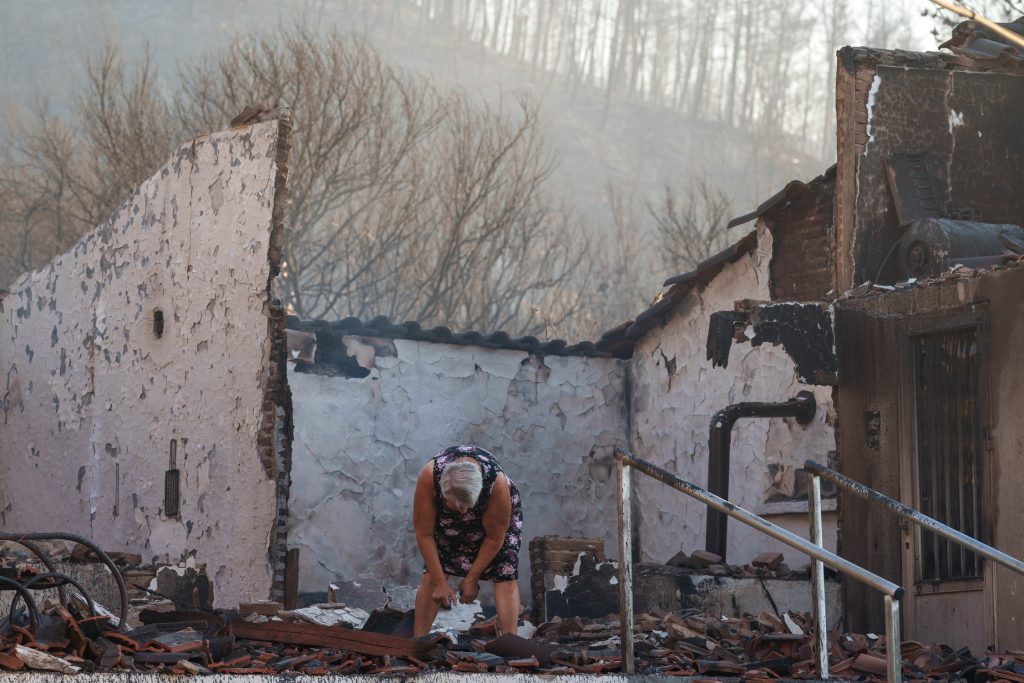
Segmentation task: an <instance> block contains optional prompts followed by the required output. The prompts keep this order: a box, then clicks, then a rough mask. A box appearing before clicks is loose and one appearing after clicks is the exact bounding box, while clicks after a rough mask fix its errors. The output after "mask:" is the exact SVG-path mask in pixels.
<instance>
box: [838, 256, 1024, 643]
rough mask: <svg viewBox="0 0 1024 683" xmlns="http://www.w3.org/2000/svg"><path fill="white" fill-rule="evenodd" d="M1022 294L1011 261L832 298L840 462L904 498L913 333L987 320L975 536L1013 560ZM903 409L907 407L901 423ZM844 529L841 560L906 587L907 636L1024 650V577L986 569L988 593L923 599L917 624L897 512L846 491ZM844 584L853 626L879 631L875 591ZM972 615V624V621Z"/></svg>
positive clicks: (1023, 371) (1016, 548)
mask: <svg viewBox="0 0 1024 683" xmlns="http://www.w3.org/2000/svg"><path fill="white" fill-rule="evenodd" d="M1021 292H1024V268H1022V267H1020V266H1018V267H1011V268H1005V269H999V270H996V271H992V272H986V273H981V274H975V275H973V276H972V277H966V278H955V277H953V278H947V279H944V280H939V281H933V282H931V283H929V284H927V285H926V286H919V287H916V288H912V289H909V290H906V291H897V292H892V293H887V294H882V295H875V296H868V297H864V298H860V299H847V300H844V301H840V302H839V303H838V304H837V306H836V308H837V339H838V349H839V361H840V382H841V384H840V389H839V402H838V415H839V425H840V428H839V430H838V433H839V439H838V447H839V451H838V457H839V468H840V469H841V470H842V471H843V472H844V473H845V474H848V475H850V476H851V477H853V478H855V479H857V480H859V481H862V482H864V483H865V484H867V485H868V486H871V487H873V488H876V489H878V490H880V491H882V492H883V493H886V494H887V495H890V496H892V497H896V498H901V499H902V500H904V502H907V503H910V504H913V500H912V498H911V497H910V496H911V495H912V491H913V485H914V484H913V479H912V477H913V475H912V474H911V464H912V463H911V461H910V458H912V457H916V456H915V455H914V453H915V451H914V450H913V449H914V446H913V443H914V441H913V438H914V437H913V434H912V433H910V432H912V431H913V430H914V429H915V426H914V425H915V422H914V420H913V418H912V415H913V406H912V405H911V404H910V403H909V399H908V397H907V396H906V395H905V389H901V383H900V382H898V381H894V378H897V377H900V376H901V375H904V376H905V374H906V373H907V372H908V370H907V368H906V367H905V363H907V362H909V361H908V360H906V359H907V356H908V355H909V348H910V347H909V344H910V342H909V337H908V334H912V333H916V332H920V331H921V330H927V329H929V327H930V326H932V325H936V326H942V325H949V324H951V321H955V320H956V316H958V315H959V316H962V315H963V314H964V311H967V312H969V313H970V314H971V315H972V316H974V317H976V318H977V319H978V320H981V321H983V326H984V327H983V329H984V333H983V335H982V336H981V346H982V354H983V357H984V363H983V365H982V368H983V370H982V372H983V379H982V386H983V387H984V389H983V394H984V396H983V398H984V406H985V409H984V410H983V411H982V415H981V418H980V419H981V426H982V427H983V429H984V443H985V448H984V451H983V460H982V471H983V479H984V482H983V485H984V488H983V498H982V510H981V511H982V516H983V520H984V524H983V531H984V535H985V536H986V537H985V538H983V539H982V540H985V541H987V542H989V543H991V544H992V545H994V546H995V547H997V548H999V549H1000V550H1002V551H1004V552H1006V553H1009V554H1010V555H1013V556H1015V557H1021V556H1024V539H1022V537H1021V535H1020V528H1021V527H1022V526H1024V512H1022V510H1021V506H1020V504H1019V486H1018V483H1019V482H1020V480H1021V477H1022V476H1024V471H1022V466H1021V462H1020V457H1019V454H1020V452H1021V450H1022V448H1024V424H1022V423H1021V421H1020V419H1019V406H1020V402H1021V399H1022V392H1021V387H1022V386H1024V363H1022V362H1021V361H1022V356H1021V351H1020V339H1021V338H1024V298H1022V297H1021ZM915 331H916V332H915ZM901 358H903V359H904V360H903V361H902V362H901V360H900V359H901ZM901 410H903V411H905V414H904V417H903V419H902V421H901V416H900V411H901ZM908 414H909V415H910V416H911V417H910V418H908V417H907V415H908ZM839 525H840V529H841V532H840V536H839V549H840V552H841V554H842V555H843V556H844V557H846V558H848V559H850V560H852V561H854V562H856V563H858V564H861V565H863V566H866V567H868V568H869V569H871V570H872V571H875V572H878V573H881V574H882V575H883V576H885V577H886V578H889V579H891V580H893V581H897V582H900V583H901V585H904V586H905V587H906V588H907V589H908V593H910V595H909V596H908V598H907V600H908V603H907V605H906V611H907V613H908V616H907V620H908V624H909V625H911V626H912V627H913V629H914V630H913V632H912V633H905V635H907V636H913V637H915V638H919V639H923V640H940V641H942V642H960V643H964V644H969V645H972V646H980V647H984V646H985V645H987V644H989V643H990V642H991V641H990V640H985V639H986V638H988V636H989V635H990V633H991V631H992V629H994V634H993V638H994V640H995V642H997V643H998V647H999V648H1003V649H1005V648H1020V647H1022V646H1024V640H1022V637H1021V633H1022V630H1021V625H1022V624H1021V617H1020V615H1021V614H1024V599H1022V597H1021V596H1022V595H1024V592H1022V591H1024V580H1022V577H1020V576H1017V575H1015V574H1014V573H1012V572H1010V571H1009V570H1006V569H1003V568H1001V567H998V566H995V565H990V566H988V567H987V568H986V574H985V586H986V587H985V591H984V592H978V593H976V594H973V595H972V594H971V593H960V594H951V595H950V597H949V599H948V600H947V601H946V602H942V601H939V600H937V599H930V600H931V601H930V602H929V603H927V604H926V603H922V604H923V605H924V606H923V607H922V608H920V609H919V610H918V611H917V617H916V623H915V621H914V619H915V616H914V613H913V611H912V610H913V609H914V608H913V603H912V602H910V601H913V600H921V599H922V598H921V595H922V593H921V587H920V586H918V585H915V584H914V579H913V568H912V567H905V566H904V565H903V557H904V555H903V552H902V547H901V545H902V540H903V539H905V537H904V536H902V534H901V527H900V524H899V522H898V520H897V519H896V518H895V517H894V516H893V515H891V514H883V513H882V512H881V511H880V510H877V509H875V510H873V509H871V508H870V507H869V506H868V504H867V503H866V502H864V501H862V500H861V499H858V498H854V497H850V496H843V495H841V496H840V500H839ZM908 584H909V585H908ZM844 588H845V591H846V601H845V602H846V608H847V617H848V619H849V621H848V624H847V626H848V627H849V628H852V629H855V630H872V629H878V628H880V626H881V624H882V620H881V606H882V603H881V599H880V597H879V596H878V594H877V593H876V592H874V591H871V590H870V589H865V588H862V587H861V586H860V585H858V584H857V583H855V582H852V581H847V582H845V584H844ZM925 588H927V586H925ZM926 592H927V591H926ZM925 597H926V598H927V596H925ZM940 597H941V596H940ZM958 600H959V601H963V602H962V604H963V605H965V606H966V608H967V609H968V610H969V611H968V613H967V615H968V616H964V617H958V616H957V615H956V612H955V609H957V608H958V607H957V602H956V601H958ZM929 615H930V616H929ZM926 617H928V618H926ZM968 617H969V618H970V619H977V620H978V621H977V622H975V623H973V624H972V623H969V621H968Z"/></svg>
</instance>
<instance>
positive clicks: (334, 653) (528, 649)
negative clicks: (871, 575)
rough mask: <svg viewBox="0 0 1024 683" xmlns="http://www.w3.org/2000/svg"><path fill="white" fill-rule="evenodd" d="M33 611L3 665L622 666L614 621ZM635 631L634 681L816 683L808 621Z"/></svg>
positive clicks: (702, 618)
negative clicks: (502, 622) (426, 630)
mask: <svg viewBox="0 0 1024 683" xmlns="http://www.w3.org/2000/svg"><path fill="white" fill-rule="evenodd" d="M766 559H767V558H766ZM38 605H39V608H40V609H39V613H38V614H37V615H36V617H35V626H34V627H33V626H32V625H31V622H30V621H29V619H28V614H27V612H26V611H25V610H24V609H23V608H22V609H20V610H17V614H18V615H19V617H20V618H16V619H15V621H14V622H13V623H11V622H10V621H8V622H7V623H5V624H0V627H2V629H0V630H6V633H5V635H4V636H3V638H2V646H0V668H4V669H8V670H14V671H17V670H22V669H36V670H48V671H60V672H63V673H75V672H78V671H81V672H105V671H126V670H127V671H158V672H166V673H188V674H204V673H225V674H276V673H282V672H295V673H300V674H309V675H320V674H328V673H331V674H356V673H366V674H376V673H386V674H397V675H406V674H415V673H421V672H427V671H437V670H451V671H456V672H472V673H477V672H497V673H513V672H520V673H521V672H535V673H545V674H570V673H606V672H614V671H618V670H620V669H621V666H622V659H621V655H620V651H619V623H618V620H617V617H615V616H614V615H609V616H606V617H604V618H600V619H582V618H579V617H575V618H571V619H561V618H555V619H553V620H552V621H549V622H546V623H544V624H541V625H540V626H538V627H536V629H532V628H530V629H525V630H524V631H522V632H523V633H530V632H531V631H532V635H533V637H532V638H524V637H522V636H521V635H517V634H511V633H510V634H504V635H498V634H497V632H496V621H495V619H494V618H493V617H492V618H490V619H486V620H477V621H476V622H475V623H472V624H462V625H460V626H464V627H465V628H464V630H461V631H460V630H459V629H456V628H454V627H453V628H451V630H449V631H448V632H447V633H442V634H434V635H432V636H431V637H430V638H424V639H412V638H409V637H407V636H405V635H396V633H398V634H402V633H408V628H409V625H410V623H411V620H412V615H411V613H409V612H401V611H398V610H393V609H390V608H385V609H381V610H374V612H373V613H371V614H370V615H368V616H366V617H365V618H362V617H360V618H362V621H363V624H362V625H363V628H361V629H357V628H354V627H353V624H352V620H351V619H347V618H345V617H346V616H351V615H352V614H353V613H358V612H361V611H362V610H358V611H357V610H354V609H351V608H347V607H345V606H344V605H338V604H323V605H318V606H315V608H314V609H311V608H303V609H300V610H283V609H276V608H278V607H279V605H278V604H275V603H272V602H264V603H246V604H244V605H240V608H241V609H239V610H209V609H190V610H170V611H158V610H153V609H149V610H143V611H142V612H141V613H140V614H139V618H140V620H141V622H142V625H140V626H136V627H131V626H125V627H124V628H123V629H117V628H115V627H114V625H113V624H114V623H115V620H113V619H111V618H110V617H109V616H103V615H100V616H89V611H88V607H87V606H86V604H85V602H84V601H82V600H79V599H76V598H74V597H72V598H71V599H70V600H69V601H68V605H67V606H64V605H61V604H58V603H57V602H55V601H52V600H49V599H45V600H42V601H40V602H39V603H38ZM467 607H472V606H467ZM97 611H99V610H97ZM474 613H476V614H479V613H478V612H474ZM325 622H330V624H331V625H325ZM635 636H636V643H635V652H636V671H637V673H641V674H662V675H676V676H701V677H703V678H705V679H707V678H721V677H729V678H737V677H739V678H743V679H744V680H747V681H767V680H768V679H776V678H780V677H781V678H816V677H817V676H816V673H815V671H814V668H813V653H812V647H813V634H812V628H811V621H810V618H809V617H808V616H807V615H802V614H796V613H792V612H785V613H782V614H781V615H779V614H773V613H768V612H766V613H762V614H759V615H757V616H746V617H743V618H728V617H714V616H708V615H702V614H699V613H689V614H688V613H676V612H655V613H651V614H638V615H636V618H635ZM886 648H887V643H886V642H885V638H884V637H882V636H878V635H875V634H866V635H865V634H852V633H851V634H840V633H836V632H833V633H830V634H829V652H830V654H829V662H830V667H831V673H832V675H833V676H835V677H838V678H846V679H860V680H882V679H884V677H885V664H886V661H885V653H886ZM900 651H901V655H902V658H903V663H904V664H903V671H904V676H905V677H907V678H910V679H925V678H927V679H930V680H942V681H959V680H990V679H1006V680H1021V679H1024V676H1022V672H1024V656H1022V655H1018V654H995V653H986V654H984V655H982V656H980V657H975V656H973V655H972V653H971V652H969V651H968V650H966V649H961V650H954V649H952V648H950V647H947V646H945V645H925V644H921V643H915V642H903V643H901V644H900ZM979 676H980V677H981V678H979Z"/></svg>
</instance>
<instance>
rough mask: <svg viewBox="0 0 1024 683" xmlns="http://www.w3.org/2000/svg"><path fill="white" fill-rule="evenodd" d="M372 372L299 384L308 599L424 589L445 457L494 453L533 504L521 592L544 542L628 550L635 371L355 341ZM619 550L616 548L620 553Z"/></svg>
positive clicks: (297, 454) (299, 504)
mask: <svg viewBox="0 0 1024 683" xmlns="http://www.w3.org/2000/svg"><path fill="white" fill-rule="evenodd" d="M342 341H343V344H344V347H345V349H346V350H347V353H348V354H349V355H351V356H352V357H353V358H354V359H355V360H356V361H358V363H359V365H360V366H361V367H362V368H364V369H365V370H367V371H368V374H367V375H366V376H363V377H359V376H353V375H362V374H363V373H362V372H349V373H348V375H335V376H328V375H322V374H304V373H300V372H294V371H293V372H292V373H291V374H290V380H289V382H290V385H291V389H292V398H293V402H294V418H295V443H294V455H293V465H292V488H291V501H290V505H289V508H290V525H289V543H290V545H291V546H292V547H297V548H299V549H300V567H301V569H300V574H299V576H300V579H299V588H300V591H310V592H319V591H325V590H326V588H327V586H328V584H329V583H330V582H331V581H335V580H341V581H342V582H353V581H355V582H359V583H361V584H363V585H364V586H367V587H369V586H371V585H375V588H374V589H376V590H379V586H380V584H382V583H383V584H410V583H418V581H419V574H420V570H421V566H422V564H421V563H422V561H421V559H420V557H419V553H418V550H417V548H416V544H415V540H414V537H413V533H412V522H411V516H412V493H413V488H414V484H415V480H416V476H417V474H418V473H419V471H420V469H421V468H422V467H423V465H424V463H425V462H426V461H427V460H428V459H429V458H430V457H431V456H433V455H434V454H435V453H436V452H437V451H439V450H441V449H442V448H444V447H446V446H449V445H453V444H460V443H468V444H475V445H478V446H481V447H483V448H486V449H487V450H489V451H491V452H493V453H494V454H495V455H496V456H497V458H498V460H499V462H500V463H501V465H502V467H503V468H504V470H505V472H506V473H507V474H508V475H509V477H510V478H511V479H512V480H513V481H514V482H516V484H517V486H518V487H519V490H520V492H521V494H522V497H523V510H524V516H525V535H524V543H523V550H522V552H521V554H520V583H521V587H522V594H523V598H524V599H528V598H527V596H529V589H528V586H529V558H528V557H527V552H526V548H527V543H529V540H530V539H531V538H532V537H534V536H538V535H546V534H561V535H571V536H598V537H602V538H605V537H614V530H615V528H616V527H615V525H616V522H615V497H614V496H615V474H614V466H613V461H612V457H611V455H612V449H613V448H614V447H615V446H624V445H625V438H626V397H625V391H626V389H625V387H626V382H625V366H624V363H623V362H622V361H619V360H615V359H611V358H583V357H577V356H553V355H547V356H540V355H533V354H529V353H526V352H523V351H513V350H503V349H486V348H481V347H477V346H456V345H452V344H439V343H431V342H424V341H411V340H403V339H394V340H390V339H369V338H365V337H354V336H344V337H342ZM612 545H614V544H612Z"/></svg>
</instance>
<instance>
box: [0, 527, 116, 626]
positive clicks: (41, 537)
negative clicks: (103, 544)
mask: <svg viewBox="0 0 1024 683" xmlns="http://www.w3.org/2000/svg"><path fill="white" fill-rule="evenodd" d="M52 540H61V541H74V542H75V543H80V544H82V545H84V546H85V547H86V548H88V549H89V550H91V551H93V552H94V553H96V556H97V557H99V558H100V562H102V563H103V564H104V565H106V567H107V569H109V570H110V573H111V574H113V576H114V583H116V584H117V592H118V594H119V597H120V598H121V609H120V614H118V623H117V627H118V628H124V627H125V626H126V625H127V624H128V587H127V586H126V585H125V583H124V577H123V576H121V571H120V570H119V569H118V568H117V565H115V564H114V561H113V560H111V559H110V556H109V555H107V554H106V553H105V552H103V550H101V549H100V547H99V546H98V545H96V544H95V543H93V542H92V541H90V540H89V539H87V538H83V537H82V536H78V535H76V534H68V533H64V532H60V531H55V532H47V533H32V534H12V533H6V532H0V541H14V542H15V543H22V542H23V541H52Z"/></svg>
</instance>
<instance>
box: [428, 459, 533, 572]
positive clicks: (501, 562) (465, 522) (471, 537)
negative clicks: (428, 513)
mask: <svg viewBox="0 0 1024 683" xmlns="http://www.w3.org/2000/svg"><path fill="white" fill-rule="evenodd" d="M459 458H472V459H474V460H476V461H477V463H478V464H479V465H480V469H481V470H482V471H483V480H484V481H483V488H482V489H481V490H480V498H479V500H477V502H476V505H474V506H473V507H472V508H470V510H469V511H467V512H466V513H465V514H461V513H459V512H456V511H455V510H449V509H448V508H447V507H446V506H445V504H444V500H443V498H442V497H441V470H442V469H443V468H444V466H445V465H447V464H448V463H450V462H452V461H453V460H458V459H459ZM433 462H434V506H435V507H436V508H437V518H436V520H435V522H434V541H435V543H436V544H437V554H438V557H439V558H440V560H441V569H442V570H443V571H444V573H445V574H447V575H449V576H465V575H466V574H467V573H468V572H469V568H470V567H471V566H472V565H473V561H474V560H475V559H476V554H477V552H479V550H480V545H481V544H482V543H483V540H484V524H483V518H484V510H486V509H487V504H488V503H489V502H490V500H491V487H492V486H493V485H494V480H495V479H497V478H498V474H500V473H501V467H499V466H498V461H497V460H495V459H494V456H493V455H491V454H490V453H488V452H487V451H485V450H484V449H482V448H477V447H476V446H452V447H451V448H446V449H445V450H443V451H441V452H440V453H438V454H437V455H435V456H434V458H433ZM506 478H507V475H506ZM508 489H509V495H510V496H511V498H512V514H511V516H510V518H509V522H508V529H507V530H506V531H505V541H504V542H503V543H502V544H501V549H500V550H499V551H498V554H497V555H495V556H494V560H492V561H491V563H490V564H489V565H488V566H487V568H486V569H485V570H484V572H483V574H481V575H480V578H481V579H483V580H484V581H495V582H497V581H514V580H516V579H518V578H519V546H520V545H521V544H522V540H523V505H522V501H521V500H520V498H519V489H517V488H516V485H515V484H514V483H512V480H511V479H509V480H508Z"/></svg>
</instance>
